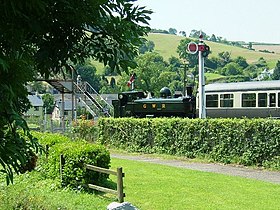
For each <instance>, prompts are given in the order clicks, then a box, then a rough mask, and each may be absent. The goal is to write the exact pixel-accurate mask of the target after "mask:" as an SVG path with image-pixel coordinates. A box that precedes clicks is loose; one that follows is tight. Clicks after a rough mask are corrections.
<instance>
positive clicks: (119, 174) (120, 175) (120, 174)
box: [46, 147, 125, 203]
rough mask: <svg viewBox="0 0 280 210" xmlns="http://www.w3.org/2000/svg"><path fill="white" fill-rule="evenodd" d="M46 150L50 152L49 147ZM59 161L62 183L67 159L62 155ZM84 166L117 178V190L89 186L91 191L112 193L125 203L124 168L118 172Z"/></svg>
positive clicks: (118, 169) (120, 168)
mask: <svg viewBox="0 0 280 210" xmlns="http://www.w3.org/2000/svg"><path fill="white" fill-rule="evenodd" d="M46 149H47V150H48V147H47V148H46ZM46 155H47V154H46ZM46 157H47V156H46ZM59 159H60V180H61V183H62V181H63V177H62V174H63V168H64V164H65V159H64V157H63V155H62V154H61V155H60V158H59ZM84 166H85V168H86V169H88V170H92V171H96V172H99V173H105V174H109V175H115V176H117V190H112V189H110V188H105V187H101V186H98V185H94V184H88V187H89V188H91V189H94V190H98V191H101V192H105V193H111V194H114V195H117V196H118V201H119V202H120V203H122V202H124V197H125V193H124V192H123V177H124V173H123V172H122V167H119V168H117V170H116V171H113V170H110V169H106V168H101V167H97V166H93V165H89V164H84Z"/></svg>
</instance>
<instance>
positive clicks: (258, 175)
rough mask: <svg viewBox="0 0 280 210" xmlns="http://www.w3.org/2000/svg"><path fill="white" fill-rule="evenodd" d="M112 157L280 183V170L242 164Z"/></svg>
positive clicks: (121, 155) (123, 156)
mask: <svg viewBox="0 0 280 210" xmlns="http://www.w3.org/2000/svg"><path fill="white" fill-rule="evenodd" d="M111 157H112V158H119V159H127V160H135V161H143V162H149V163H155V164H161V165H168V166H172V167H178V168H186V169H191V170H197V171H206V172H213V173H220V174H226V175H231V176H241V177H246V178H250V179H257V180H262V181H266V182H271V183H274V184H280V171H266V170H260V169H248V168H246V167H242V166H230V165H222V164H215V163H192V162H191V163H190V162H187V161H183V160H165V159H160V158H153V157H147V156H145V155H139V156H132V155H123V154H116V153H113V154H111Z"/></svg>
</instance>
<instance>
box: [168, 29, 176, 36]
mask: <svg viewBox="0 0 280 210" xmlns="http://www.w3.org/2000/svg"><path fill="white" fill-rule="evenodd" d="M168 31H169V34H174V35H176V34H177V30H176V29H175V28H169V30H168Z"/></svg>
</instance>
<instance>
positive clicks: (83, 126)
mask: <svg viewBox="0 0 280 210" xmlns="http://www.w3.org/2000/svg"><path fill="white" fill-rule="evenodd" d="M72 133H73V134H74V135H75V136H76V137H78V138H82V139H85V140H87V141H91V142H94V141H95V140H96V139H97V135H98V132H97V126H96V124H95V122H94V121H93V120H85V119H81V120H77V121H76V122H75V123H74V124H73V129H72Z"/></svg>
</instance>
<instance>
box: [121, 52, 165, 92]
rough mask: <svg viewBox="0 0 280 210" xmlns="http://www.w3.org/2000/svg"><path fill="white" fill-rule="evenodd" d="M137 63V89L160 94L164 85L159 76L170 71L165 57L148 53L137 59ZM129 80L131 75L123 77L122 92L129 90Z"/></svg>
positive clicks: (135, 71) (134, 70)
mask: <svg viewBox="0 0 280 210" xmlns="http://www.w3.org/2000/svg"><path fill="white" fill-rule="evenodd" d="M136 62H137V64H138V66H137V68H135V69H133V72H134V73H136V75H137V78H136V79H135V88H137V89H140V90H144V91H149V92H159V90H160V89H161V88H162V87H163V84H162V83H161V82H160V80H159V76H160V74H161V73H162V72H165V71H169V68H168V67H167V63H166V62H165V61H164V60H163V57H162V56H160V55H159V54H158V53H155V52H151V53H150V52H148V53H145V54H143V55H140V56H139V57H138V58H137V59H136ZM131 74H132V72H131ZM129 78H130V74H128V75H126V76H123V77H122V79H121V81H120V85H121V88H122V90H127V89H128V88H127V85H126V84H127V81H128V80H129ZM124 88H126V89H124Z"/></svg>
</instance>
